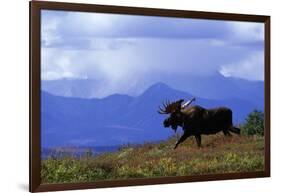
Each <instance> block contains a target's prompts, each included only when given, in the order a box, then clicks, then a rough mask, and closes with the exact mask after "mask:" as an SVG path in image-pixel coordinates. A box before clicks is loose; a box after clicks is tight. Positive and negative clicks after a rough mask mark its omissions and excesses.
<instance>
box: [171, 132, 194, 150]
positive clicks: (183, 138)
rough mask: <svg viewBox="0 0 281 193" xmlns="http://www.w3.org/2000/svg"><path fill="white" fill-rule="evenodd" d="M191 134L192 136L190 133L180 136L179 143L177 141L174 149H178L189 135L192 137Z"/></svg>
mask: <svg viewBox="0 0 281 193" xmlns="http://www.w3.org/2000/svg"><path fill="white" fill-rule="evenodd" d="M190 136H191V135H190V134H187V133H184V134H183V135H182V136H181V137H180V139H179V140H178V141H177V143H176V145H175V147H174V149H176V148H177V147H178V145H179V144H180V143H182V142H183V141H184V140H186V138H188V137H190Z"/></svg>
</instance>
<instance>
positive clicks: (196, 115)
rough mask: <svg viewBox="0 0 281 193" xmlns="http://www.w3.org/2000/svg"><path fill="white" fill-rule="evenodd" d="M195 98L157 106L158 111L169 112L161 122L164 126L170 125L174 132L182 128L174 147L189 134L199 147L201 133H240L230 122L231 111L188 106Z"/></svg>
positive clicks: (220, 108) (225, 108) (221, 108)
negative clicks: (181, 133) (193, 137)
mask: <svg viewBox="0 0 281 193" xmlns="http://www.w3.org/2000/svg"><path fill="white" fill-rule="evenodd" d="M194 100H195V98H192V99H191V100H189V101H188V102H186V103H184V104H182V103H183V102H184V100H183V99H181V100H178V101H176V102H172V103H170V102H169V101H167V102H166V103H164V104H163V107H162V108H161V107H159V111H158V113H160V114H170V116H169V117H168V118H166V119H165V120H164V122H163V124H164V127H170V126H171V127H172V129H173V130H174V131H175V132H176V130H177V127H178V126H180V127H182V128H183V131H184V133H183V135H182V136H181V137H180V139H179V140H178V141H177V142H176V144H175V147H174V149H176V148H177V147H178V145H179V144H180V143H182V142H183V141H185V140H186V139H187V138H188V137H190V136H195V139H196V142H197V146H198V147H201V135H211V134H216V133H218V132H220V131H222V132H223V133H224V135H226V136H231V134H230V132H232V133H236V134H240V129H239V128H237V127H234V126H233V124H232V111H231V109H229V108H227V107H218V108H213V109H205V108H203V107H201V106H198V105H195V106H189V105H190V104H191V103H192V102H193V101H194Z"/></svg>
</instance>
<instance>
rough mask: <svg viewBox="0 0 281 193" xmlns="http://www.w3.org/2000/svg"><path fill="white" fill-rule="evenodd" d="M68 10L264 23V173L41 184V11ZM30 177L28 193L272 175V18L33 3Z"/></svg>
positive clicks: (31, 28) (31, 23)
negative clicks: (29, 192)
mask: <svg viewBox="0 0 281 193" xmlns="http://www.w3.org/2000/svg"><path fill="white" fill-rule="evenodd" d="M42 9H48V10H67V11H83V12H97V13H119V14H129V15H147V16H163V17H177V18H199V19H215V20H228V21H249V22H261V23H264V24H265V45H264V48H265V49H264V53H265V58H264V63H265V66H264V69H265V79H264V82H265V90H264V94H265V96H264V97H265V101H264V104H265V109H264V110H265V113H264V114H265V134H264V136H265V154H264V160H265V162H264V163H265V169H264V171H261V172H243V173H228V174H214V175H196V176H179V177H160V178H147V179H129V180H112V181H98V182H91V183H65V184H41V182H40V168H41V158H40V155H41V154H40V148H41V146H40V134H41V131H40V88H41V87H40V78H41V77H40V69H41V68H40V67H41V65H40V59H41V57H40V10H42ZM29 18H30V37H29V39H30V67H29V68H30V100H29V103H30V116H29V117H30V131H29V132H30V135H29V137H30V144H29V147H30V155H29V156H30V157H29V160H30V165H29V168H30V174H29V182H30V183H29V191H31V192H41V191H57V190H74V189H88V188H104V187H121V186H134V185H150V184H166V183H182V182H195V181H212V180H228V179H242V178H259V177H269V176H270V16H264V15H246V14H232V13H214V12H201V11H183V10H169V9H152V8H136V7H121V6H105V5H91V4H74V3H58V2H40V1H32V2H30V16H29Z"/></svg>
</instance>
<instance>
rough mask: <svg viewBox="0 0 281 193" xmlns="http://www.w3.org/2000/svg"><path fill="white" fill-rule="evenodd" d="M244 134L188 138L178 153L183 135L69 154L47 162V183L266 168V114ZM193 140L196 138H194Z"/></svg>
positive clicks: (253, 117) (252, 118)
mask: <svg viewBox="0 0 281 193" xmlns="http://www.w3.org/2000/svg"><path fill="white" fill-rule="evenodd" d="M239 127H240V128H241V136H237V135H233V136H232V137H224V136H222V135H223V133H222V132H221V133H218V134H215V135H209V136H202V138H203V139H204V142H203V143H202V147H201V148H198V147H197V145H196V141H195V140H192V139H187V140H186V141H184V142H183V143H182V144H181V145H180V146H179V147H178V148H177V149H175V150H174V149H173V147H174V144H175V143H176V141H177V139H178V138H179V136H177V135H175V136H173V137H171V138H169V139H167V140H165V141H160V142H155V143H145V144H142V145H137V146H136V145H126V146H124V147H122V148H120V149H119V150H118V151H116V152H111V153H103V154H100V155H93V154H92V153H91V152H88V153H85V155H83V156H82V157H79V158H78V157H75V156H71V155H67V154H66V155H65V156H62V157H52V156H50V157H48V158H47V159H44V160H42V169H41V180H42V183H68V182H93V181H100V180H114V179H130V178H152V177H161V176H188V175H202V174H221V173H233V172H248V171H262V170H264V156H263V155H264V137H263V113H262V112H260V111H253V112H252V113H250V114H249V116H248V118H247V119H246V122H245V123H244V124H243V125H239ZM190 138H192V137H190Z"/></svg>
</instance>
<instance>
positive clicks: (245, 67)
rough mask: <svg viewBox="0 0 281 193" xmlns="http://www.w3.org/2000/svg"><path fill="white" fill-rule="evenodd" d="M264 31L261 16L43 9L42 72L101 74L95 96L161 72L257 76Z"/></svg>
mask: <svg viewBox="0 0 281 193" xmlns="http://www.w3.org/2000/svg"><path fill="white" fill-rule="evenodd" d="M263 34H264V31H263V24H261V23H250V22H227V21H215V20H194V19H175V18H172V19H171V18H161V17H144V16H124V15H123V16H122V15H114V14H95V13H91V14H90V13H81V12H63V13H62V12H59V11H43V12H42V48H41V49H42V52H41V53H42V56H41V64H42V65H41V66H42V71H41V75H42V79H47V80H52V79H60V78H91V79H95V80H101V81H103V84H104V87H105V88H108V90H106V89H101V90H98V91H97V92H99V95H106V94H109V93H110V92H112V93H113V92H119V93H126V91H127V90H130V89H131V88H133V87H135V86H136V85H139V84H140V82H141V84H142V83H143V82H146V81H149V80H154V81H155V80H156V79H157V78H159V77H160V78H161V75H162V74H167V73H170V74H171V76H175V77H176V76H177V75H179V74H181V75H183V74H184V75H187V76H188V75H198V76H208V75H210V74H212V73H217V72H218V71H220V73H221V74H223V75H224V76H233V77H239V78H244V79H250V80H261V79H262V76H263V50H262V49H261V47H263ZM250 44H251V45H250ZM256 44H258V46H257V45H256ZM249 45H250V46H249Z"/></svg>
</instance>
